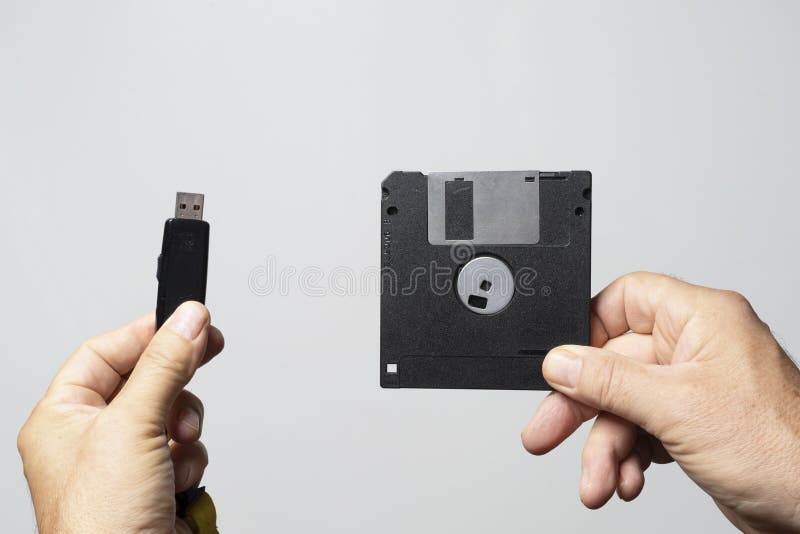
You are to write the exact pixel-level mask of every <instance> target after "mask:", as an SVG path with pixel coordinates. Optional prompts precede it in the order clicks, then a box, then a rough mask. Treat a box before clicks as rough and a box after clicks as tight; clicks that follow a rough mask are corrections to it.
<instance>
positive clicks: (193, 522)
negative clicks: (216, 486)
mask: <svg viewBox="0 0 800 534" xmlns="http://www.w3.org/2000/svg"><path fill="white" fill-rule="evenodd" d="M183 520H184V521H185V522H186V524H187V525H189V528H190V529H192V532H194V533H195V534H219V531H218V530H217V509H216V508H214V501H212V500H211V496H210V495H209V494H208V493H206V492H203V493H202V494H201V495H200V496H199V497H198V498H197V500H195V501H194V502H193V503H192V504H191V505H189V507H188V508H187V509H186V516H185V517H184V518H183Z"/></svg>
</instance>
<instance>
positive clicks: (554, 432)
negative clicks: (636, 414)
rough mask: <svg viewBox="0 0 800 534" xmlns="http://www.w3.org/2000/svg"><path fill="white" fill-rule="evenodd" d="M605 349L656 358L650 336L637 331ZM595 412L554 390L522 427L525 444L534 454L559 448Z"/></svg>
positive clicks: (644, 359)
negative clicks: (523, 427)
mask: <svg viewBox="0 0 800 534" xmlns="http://www.w3.org/2000/svg"><path fill="white" fill-rule="evenodd" d="M605 348H607V349H609V350H613V351H615V352H619V353H621V354H624V355H626V356H630V357H631V358H633V359H636V360H639V361H645V362H648V361H655V354H654V352H653V343H652V338H651V337H650V336H645V335H641V334H635V333H630V334H625V335H622V336H619V337H617V338H614V339H612V340H610V341H608V342H607V343H606V347H605ZM595 415H597V409H595V408H592V407H589V406H587V405H585V404H581V403H580V402H578V401H575V400H573V399H570V398H569V397H567V396H565V395H563V394H561V393H558V392H554V393H551V394H550V395H548V396H547V397H545V399H544V400H543V401H542V403H541V404H540V406H539V409H538V410H537V411H536V414H535V415H534V417H533V418H532V419H531V420H530V422H529V423H528V425H527V426H526V427H525V429H524V430H523V432H522V443H523V446H524V447H525V449H526V450H527V451H528V452H530V453H531V454H537V455H538V454H545V453H547V452H549V451H550V450H552V449H553V448H554V447H557V446H558V445H559V444H560V443H562V442H563V441H564V440H565V439H566V438H568V437H569V436H570V435H572V433H573V432H575V430H577V429H578V428H579V427H580V426H581V425H582V424H583V423H584V422H586V421H588V420H589V419H591V418H592V417H594V416H595ZM592 432H594V430H592ZM630 432H631V434H632V435H631V439H635V437H636V435H637V431H636V427H635V425H630ZM598 443H599V442H598Z"/></svg>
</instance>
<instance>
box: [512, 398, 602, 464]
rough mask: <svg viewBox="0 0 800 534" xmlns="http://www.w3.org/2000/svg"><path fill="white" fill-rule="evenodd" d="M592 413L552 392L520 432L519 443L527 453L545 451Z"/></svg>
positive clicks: (579, 404) (589, 417) (563, 438)
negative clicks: (520, 440) (520, 441)
mask: <svg viewBox="0 0 800 534" xmlns="http://www.w3.org/2000/svg"><path fill="white" fill-rule="evenodd" d="M595 415H597V410H596V409H594V408H591V407H589V406H586V405H584V404H581V403H579V402H576V401H574V400H572V399H570V398H569V397H567V396H565V395H563V394H562V393H559V392H557V391H554V392H552V393H550V394H549V395H548V396H547V397H545V398H544V400H543V401H542V402H541V404H540V405H539V408H538V409H537V410H536V413H535V414H534V416H533V418H532V419H531V420H530V422H529V423H528V424H527V426H526V427H525V429H524V430H523V431H522V445H523V447H525V450H527V451H528V452H529V453H531V454H535V455H541V454H545V453H548V452H550V451H551V450H552V449H553V448H555V447H556V446H558V445H559V444H560V443H561V442H562V441H564V440H565V439H567V438H568V437H569V436H570V435H572V433H573V432H575V430H576V429H577V428H578V427H580V426H581V425H582V424H583V423H584V422H586V421H588V420H589V419H591V418H592V417H594V416H595Z"/></svg>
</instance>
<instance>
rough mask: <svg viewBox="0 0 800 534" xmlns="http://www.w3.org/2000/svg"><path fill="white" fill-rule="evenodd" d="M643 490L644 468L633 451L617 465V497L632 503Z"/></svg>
mask: <svg viewBox="0 0 800 534" xmlns="http://www.w3.org/2000/svg"><path fill="white" fill-rule="evenodd" d="M643 488H644V468H643V467H642V460H641V459H640V458H639V454H638V453H637V452H636V451H634V452H631V454H630V455H628V457H627V458H625V459H624V460H623V461H622V463H620V464H619V483H618V484H617V495H619V498H620V499H622V500H623V501H632V500H634V499H635V498H636V497H638V496H639V494H640V493H641V492H642V489H643Z"/></svg>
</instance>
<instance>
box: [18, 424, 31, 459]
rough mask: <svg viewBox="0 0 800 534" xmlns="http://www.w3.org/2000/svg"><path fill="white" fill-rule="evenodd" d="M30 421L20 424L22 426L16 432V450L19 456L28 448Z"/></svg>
mask: <svg viewBox="0 0 800 534" xmlns="http://www.w3.org/2000/svg"><path fill="white" fill-rule="evenodd" d="M29 425H30V423H29V422H26V423H25V424H24V425H22V428H20V429H19V433H18V434H17V451H18V452H19V454H20V456H24V455H25V452H26V451H27V450H28V445H29V444H30V432H31V431H30V427H29Z"/></svg>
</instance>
